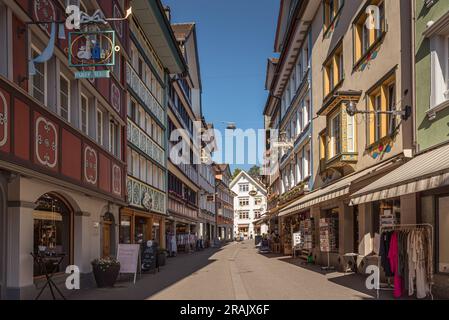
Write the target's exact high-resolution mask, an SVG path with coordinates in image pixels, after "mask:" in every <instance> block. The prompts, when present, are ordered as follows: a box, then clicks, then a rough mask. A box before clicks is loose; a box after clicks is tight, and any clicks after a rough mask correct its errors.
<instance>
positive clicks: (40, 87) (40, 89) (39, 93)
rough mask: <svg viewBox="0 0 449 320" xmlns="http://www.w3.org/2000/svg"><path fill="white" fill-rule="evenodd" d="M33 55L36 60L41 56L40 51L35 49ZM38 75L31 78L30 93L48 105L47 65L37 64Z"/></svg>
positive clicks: (32, 50)
mask: <svg viewBox="0 0 449 320" xmlns="http://www.w3.org/2000/svg"><path fill="white" fill-rule="evenodd" d="M31 54H32V57H33V58H36V57H37V56H39V55H40V54H41V52H40V51H38V50H37V49H35V48H34V47H33V48H32V49H31ZM35 68H36V74H35V75H34V76H32V77H30V91H31V95H32V96H33V97H34V98H36V99H37V100H39V101H40V102H41V103H42V104H44V105H45V104H46V103H47V101H46V98H47V96H46V92H47V90H46V89H47V81H46V80H47V78H46V74H47V63H46V62H45V63H36V64H35Z"/></svg>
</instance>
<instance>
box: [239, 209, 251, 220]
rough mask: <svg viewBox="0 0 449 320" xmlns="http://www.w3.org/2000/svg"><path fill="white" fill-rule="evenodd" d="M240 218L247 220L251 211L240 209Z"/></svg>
mask: <svg viewBox="0 0 449 320" xmlns="http://www.w3.org/2000/svg"><path fill="white" fill-rule="evenodd" d="M239 219H240V220H247V219H249V211H240V212H239Z"/></svg>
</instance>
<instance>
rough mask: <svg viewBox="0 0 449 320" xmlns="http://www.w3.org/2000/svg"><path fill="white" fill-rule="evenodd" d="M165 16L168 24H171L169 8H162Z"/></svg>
mask: <svg viewBox="0 0 449 320" xmlns="http://www.w3.org/2000/svg"><path fill="white" fill-rule="evenodd" d="M164 11H165V15H166V16H167V19H168V22H170V23H171V9H170V7H169V6H165V7H164Z"/></svg>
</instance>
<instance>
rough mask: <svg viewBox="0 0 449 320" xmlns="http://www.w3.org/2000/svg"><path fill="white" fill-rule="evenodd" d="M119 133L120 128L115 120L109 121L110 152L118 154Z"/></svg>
mask: <svg viewBox="0 0 449 320" xmlns="http://www.w3.org/2000/svg"><path fill="white" fill-rule="evenodd" d="M118 133H119V129H118V126H117V124H115V123H114V122H110V123H109V152H110V153H112V154H113V155H115V156H117V155H118V145H117V142H118Z"/></svg>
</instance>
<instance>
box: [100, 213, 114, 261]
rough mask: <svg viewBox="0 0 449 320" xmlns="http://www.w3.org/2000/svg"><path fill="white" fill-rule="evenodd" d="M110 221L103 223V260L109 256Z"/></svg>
mask: <svg viewBox="0 0 449 320" xmlns="http://www.w3.org/2000/svg"><path fill="white" fill-rule="evenodd" d="M111 226H112V222H111V221H103V254H102V256H103V258H106V257H110V256H111Z"/></svg>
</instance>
